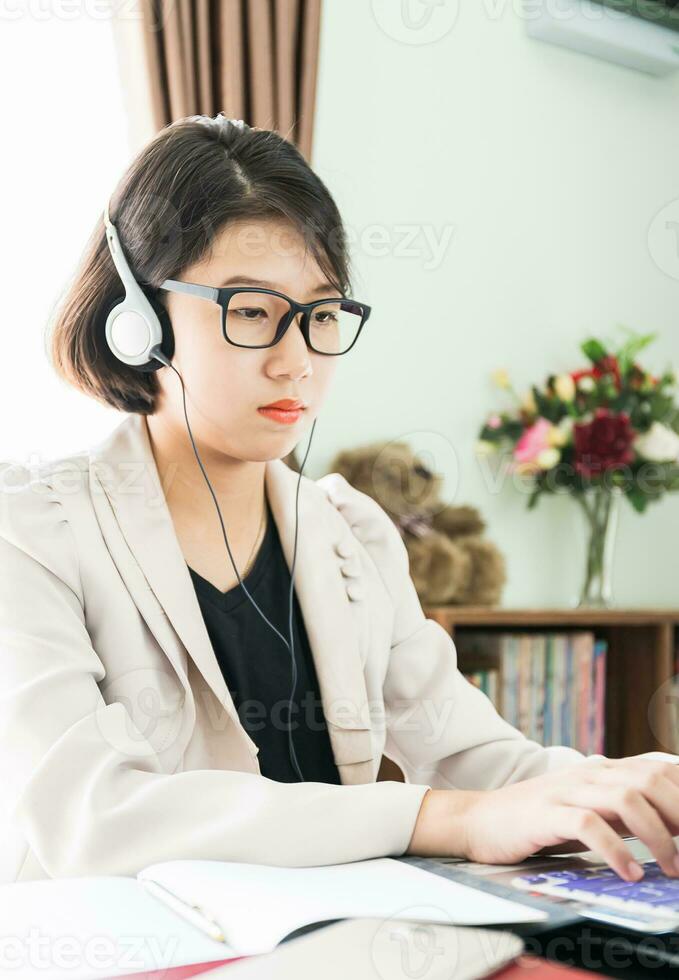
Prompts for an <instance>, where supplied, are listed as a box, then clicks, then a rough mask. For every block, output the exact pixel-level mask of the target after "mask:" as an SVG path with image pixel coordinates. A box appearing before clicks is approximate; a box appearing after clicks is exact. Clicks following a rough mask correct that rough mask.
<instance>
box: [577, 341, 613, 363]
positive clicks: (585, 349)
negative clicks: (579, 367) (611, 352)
mask: <svg viewBox="0 0 679 980" xmlns="http://www.w3.org/2000/svg"><path fill="white" fill-rule="evenodd" d="M580 350H581V351H582V353H583V354H584V355H585V357H588V358H589V359H590V361H591V362H592V364H597V363H598V362H599V361H600V360H602V358H604V357H606V356H607V355H608V351H607V350H606V348H605V347H604V346H603V344H602V343H601V342H600V341H598V340H597V339H596V338H595V337H590V338H589V340H586V341H585V342H584V343H583V344H581V345H580Z"/></svg>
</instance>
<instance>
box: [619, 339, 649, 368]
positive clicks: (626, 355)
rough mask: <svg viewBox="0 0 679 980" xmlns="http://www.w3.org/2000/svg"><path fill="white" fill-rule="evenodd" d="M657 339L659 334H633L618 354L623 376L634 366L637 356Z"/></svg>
mask: <svg viewBox="0 0 679 980" xmlns="http://www.w3.org/2000/svg"><path fill="white" fill-rule="evenodd" d="M656 337H657V334H654V333H648V334H638V333H633V336H632V337H630V339H629V340H628V341H627V343H626V344H624V345H623V346H622V347H621V348H620V350H619V351H618V354H617V357H618V363H619V365H620V371H621V373H622V374H623V375H626V374H627V373H628V372H629V370H630V368H631V367H632V365H633V364H634V361H635V359H636V357H637V354H639V353H640V352H641V351H642V350H643V349H644V347H648V345H649V344H650V343H652V341H654V340H655V339H656Z"/></svg>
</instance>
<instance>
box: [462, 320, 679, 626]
mask: <svg viewBox="0 0 679 980" xmlns="http://www.w3.org/2000/svg"><path fill="white" fill-rule="evenodd" d="M628 333H629V336H628V338H627V340H626V342H625V343H624V344H622V346H620V347H619V349H617V350H610V349H609V347H608V346H606V345H604V344H603V343H602V342H601V341H600V340H597V339H595V338H590V339H589V340H587V341H585V342H584V343H583V344H582V345H581V350H582V352H583V354H585V356H586V357H587V358H588V359H589V362H590V363H589V366H587V367H584V368H582V369H580V370H577V371H572V372H570V373H567V374H558V375H555V374H551V375H549V376H548V377H547V379H546V381H545V382H544V383H543V384H542V385H540V386H537V385H533V386H532V387H531V388H530V389H529V390H528V391H527V392H526V393H525V394H524V395H523V396H519V395H518V394H517V393H516V392H515V391H514V389H513V387H512V385H511V382H510V380H509V377H508V375H507V373H506V372H505V371H497V372H495V375H494V378H495V382H496V384H497V385H498V386H499V387H500V388H502V389H504V390H505V391H506V392H508V393H509V394H510V395H511V397H512V399H513V400H514V405H513V406H512V407H511V408H510V409H509V410H506V411H500V412H496V413H494V414H493V415H491V416H490V417H489V418H488V419H487V421H486V422H485V424H484V425H483V426H482V428H481V431H480V434H479V440H478V442H477V452H478V453H479V454H482V455H485V454H488V453H491V452H498V451H502V450H505V451H507V453H508V456H509V462H508V469H509V470H510V471H511V472H517V473H521V474H525V475H526V477H527V479H528V484H529V490H530V497H529V500H528V506H529V508H532V507H534V506H535V505H536V503H537V501H538V500H539V498H540V496H541V495H542V494H544V493H568V494H571V495H572V497H573V498H574V499H575V500H576V501H577V502H578V504H579V506H580V507H581V508H582V511H583V514H584V516H585V519H586V522H587V529H588V541H589V544H588V553H587V567H586V574H585V579H584V585H583V588H582V592H581V596H580V602H579V605H581V606H585V605H586V606H604V607H605V606H608V605H610V604H611V583H610V576H611V562H612V549H613V542H614V535H615V526H616V521H617V513H618V507H619V503H620V500H621V499H622V498H623V497H626V498H627V500H628V501H629V502H630V504H631V505H632V506H633V507H634V508H635V510H637V511H639V512H643V511H644V510H645V509H646V507H647V506H648V504H649V503H650V502H651V501H653V500H658V499H659V498H660V497H661V496H662V495H663V494H664V493H666V492H668V491H672V490H679V407H678V406H677V404H676V402H675V399H674V389H675V388H676V385H677V376H676V374H675V373H674V372H673V371H670V370H668V371H666V372H665V373H664V374H662V375H660V376H655V375H653V374H650V373H649V372H648V371H646V370H644V368H643V367H641V365H640V364H639V363H638V361H637V357H638V355H639V354H640V352H641V351H642V350H643V349H644V348H645V347H646V346H647V345H648V344H649V343H651V341H652V340H654V339H655V336H656V335H655V334H648V335H640V334H637V333H635V332H633V331H631V330H630V331H629V332H628Z"/></svg>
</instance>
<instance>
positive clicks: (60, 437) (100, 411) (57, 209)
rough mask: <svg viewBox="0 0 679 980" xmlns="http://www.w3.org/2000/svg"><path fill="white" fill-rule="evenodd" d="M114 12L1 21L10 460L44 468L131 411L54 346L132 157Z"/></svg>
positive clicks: (0, 253) (4, 382)
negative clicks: (65, 370) (95, 387)
mask: <svg viewBox="0 0 679 980" xmlns="http://www.w3.org/2000/svg"><path fill="white" fill-rule="evenodd" d="M95 13H96V14H97V15H96V16H95ZM110 21H111V14H110V11H109V10H107V9H106V8H105V6H104V5H103V4H101V3H99V4H94V3H92V4H90V3H86V4H63V5H62V4H60V3H59V0H53V2H47V3H44V2H43V3H41V4H35V3H25V4H24V3H19V4H14V3H12V4H8V5H6V9H5V14H4V16H3V19H2V27H1V29H0V81H1V82H2V84H1V85H0V110H1V112H2V120H3V134H4V137H5V138H4V139H3V153H2V157H1V158H0V214H2V234H1V235H0V268H1V269H2V283H3V305H2V320H3V322H2V337H3V341H4V345H5V346H4V350H3V354H4V356H3V357H2V358H0V400H1V403H2V411H3V415H4V424H3V426H2V432H1V435H0V458H1V459H13V460H17V461H18V462H22V463H24V464H25V465H28V466H30V467H31V468H35V469H39V468H40V467H41V466H42V465H43V463H44V462H45V461H46V460H47V459H50V458H52V457H56V456H60V455H62V454H64V453H67V452H71V451H75V450H77V449H80V448H81V447H84V446H87V445H89V444H90V443H91V442H92V441H94V440H96V439H99V438H102V437H103V435H104V434H105V433H106V432H107V431H109V430H110V429H112V428H113V426H114V425H115V424H116V422H117V421H118V420H119V418H120V414H119V413H118V412H115V411H114V410H113V409H110V408H108V407H106V406H103V405H100V404H99V403H97V402H95V401H93V400H92V399H91V398H88V397H86V396H85V395H82V394H80V393H79V392H77V391H75V390H74V389H73V388H71V387H69V386H67V385H66V384H65V383H64V382H62V381H61V380H60V379H59V378H57V377H56V375H55V373H54V371H53V370H52V368H51V366H50V364H49V363H48V360H47V357H46V351H45V327H46V324H47V320H48V317H49V316H50V314H51V312H52V309H53V307H54V304H55V303H56V302H57V300H58V298H59V297H60V296H61V294H62V291H63V290H64V289H65V287H66V285H67V282H68V280H69V279H70V277H71V276H72V275H73V273H74V271H75V267H76V263H77V261H78V257H79V255H80V253H81V252H82V250H83V248H84V246H85V242H86V240H87V238H88V237H89V234H90V232H91V230H92V228H93V227H94V223H95V221H96V220H97V217H98V216H99V215H101V213H102V211H103V207H104V203H105V199H106V197H107V195H108V194H109V193H110V191H111V190H112V188H113V187H114V186H115V184H116V183H117V182H118V179H119V177H120V175H121V174H122V172H123V170H124V168H125V166H126V165H127V161H128V158H129V156H130V147H129V143H128V132H127V122H126V118H125V113H124V109H123V102H122V93H121V90H120V82H119V78H118V71H117V65H116V58H115V51H114V45H113V35H112V31H111V23H110Z"/></svg>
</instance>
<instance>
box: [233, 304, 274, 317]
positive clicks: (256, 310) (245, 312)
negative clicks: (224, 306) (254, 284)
mask: <svg viewBox="0 0 679 980" xmlns="http://www.w3.org/2000/svg"><path fill="white" fill-rule="evenodd" d="M230 312H233V313H238V314H239V315H240V316H242V318H243V319H244V320H256V319H257V315H259V314H261V315H262V316H266V310H262V309H260V308H259V307H256V306H244V307H242V308H241V309H238V310H233V311H230ZM249 313H254V314H255V316H248V314H249Z"/></svg>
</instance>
